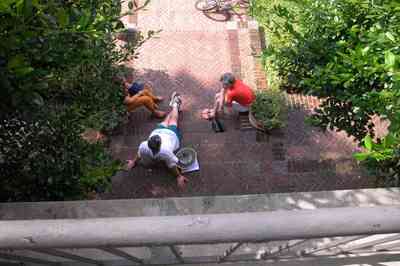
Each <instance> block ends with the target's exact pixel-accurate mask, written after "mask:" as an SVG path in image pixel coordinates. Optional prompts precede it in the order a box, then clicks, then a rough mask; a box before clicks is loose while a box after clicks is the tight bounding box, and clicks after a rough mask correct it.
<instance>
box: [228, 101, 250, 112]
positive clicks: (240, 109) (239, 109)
mask: <svg viewBox="0 0 400 266" xmlns="http://www.w3.org/2000/svg"><path fill="white" fill-rule="evenodd" d="M232 108H233V110H235V111H237V112H239V113H244V112H248V111H249V106H244V105H241V104H239V103H238V102H235V101H233V102H232Z"/></svg>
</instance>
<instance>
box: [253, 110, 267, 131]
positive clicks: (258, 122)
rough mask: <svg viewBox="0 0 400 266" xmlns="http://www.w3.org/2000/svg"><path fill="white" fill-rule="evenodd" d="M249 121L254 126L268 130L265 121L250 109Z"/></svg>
mask: <svg viewBox="0 0 400 266" xmlns="http://www.w3.org/2000/svg"><path fill="white" fill-rule="evenodd" d="M249 122H250V125H252V126H253V127H254V128H256V129H258V130H261V131H264V132H266V131H267V129H266V128H265V127H264V125H263V123H261V122H260V121H259V120H257V118H256V117H255V116H254V114H253V112H252V111H251V109H250V112H249Z"/></svg>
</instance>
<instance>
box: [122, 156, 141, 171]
mask: <svg viewBox="0 0 400 266" xmlns="http://www.w3.org/2000/svg"><path fill="white" fill-rule="evenodd" d="M139 161H140V155H139V153H136V155H135V156H134V157H133V159H132V160H127V161H126V162H127V164H126V166H125V170H130V169H132V168H135V167H136V166H137V164H138V162H139Z"/></svg>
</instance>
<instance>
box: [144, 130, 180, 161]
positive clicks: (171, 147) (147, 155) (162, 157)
mask: <svg viewBox="0 0 400 266" xmlns="http://www.w3.org/2000/svg"><path fill="white" fill-rule="evenodd" d="M153 135H159V136H160V138H161V147H160V151H159V152H158V153H157V154H156V155H155V156H154V155H153V152H152V151H151V149H150V148H149V146H148V144H147V141H143V142H142V143H141V144H140V146H139V151H138V153H139V156H140V162H141V164H143V165H144V166H151V165H152V164H154V163H157V162H160V161H162V162H164V163H165V164H166V165H167V167H168V168H172V167H174V166H176V164H177V163H178V161H179V159H178V158H177V157H176V156H175V154H174V151H176V150H177V149H179V139H178V137H177V136H176V134H175V133H174V132H173V131H171V130H169V129H166V128H161V129H155V130H153V132H151V134H150V137H151V136H153ZM150 137H149V138H150Z"/></svg>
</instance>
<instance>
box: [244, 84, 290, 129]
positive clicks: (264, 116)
mask: <svg viewBox="0 0 400 266" xmlns="http://www.w3.org/2000/svg"><path fill="white" fill-rule="evenodd" d="M251 112H252V114H253V115H254V117H255V118H256V119H257V121H259V122H260V123H261V124H262V125H263V127H264V128H265V129H268V130H270V129H274V128H281V127H284V126H285V125H286V120H287V104H286V99H285V95H284V93H282V92H280V91H278V90H263V91H258V92H257V93H256V99H255V101H254V102H253V103H252V105H251Z"/></svg>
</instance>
